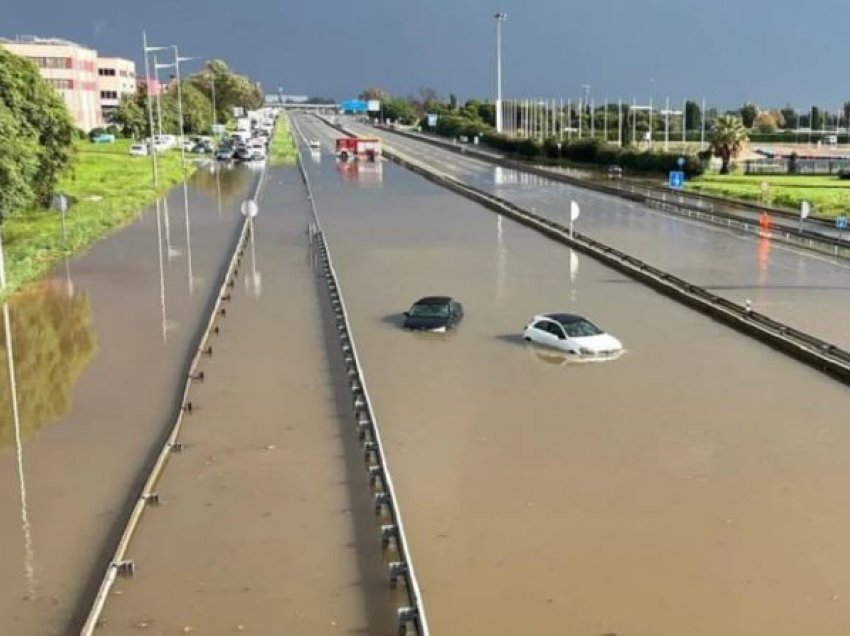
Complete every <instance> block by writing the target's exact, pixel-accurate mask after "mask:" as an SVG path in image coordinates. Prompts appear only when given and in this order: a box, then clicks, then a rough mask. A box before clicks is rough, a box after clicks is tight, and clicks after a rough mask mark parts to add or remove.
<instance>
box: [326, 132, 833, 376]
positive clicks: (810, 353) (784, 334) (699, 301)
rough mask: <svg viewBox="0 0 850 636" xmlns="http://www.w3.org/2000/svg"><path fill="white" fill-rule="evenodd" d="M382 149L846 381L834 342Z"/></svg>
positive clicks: (441, 182)
mask: <svg viewBox="0 0 850 636" xmlns="http://www.w3.org/2000/svg"><path fill="white" fill-rule="evenodd" d="M322 121H324V123H325V124H327V125H329V126H331V127H332V128H335V129H337V130H339V131H340V132H343V133H344V134H346V135H354V136H357V133H355V132H353V131H351V130H348V129H346V128H345V127H343V126H339V125H335V124H331V123H329V122H328V121H326V120H322ZM384 153H385V154H386V155H387V156H388V157H389V158H390V159H392V160H393V161H395V162H396V163H398V164H400V165H402V166H404V167H406V168H408V169H410V170H412V171H413V172H416V173H417V174H420V175H422V176H423V177H425V178H427V179H428V180H430V181H433V182H434V183H437V184H439V185H441V186H443V187H445V188H448V189H450V190H452V191H454V192H456V193H458V194H461V195H463V196H465V197H467V198H468V199H471V200H473V201H476V202H477V203H480V204H482V205H483V206H485V207H487V208H489V209H491V210H493V211H495V212H497V213H499V214H503V215H505V216H507V217H509V218H511V219H513V220H515V221H517V222H519V223H522V224H523V225H525V226H527V227H530V228H532V229H534V230H536V231H538V232H540V233H541V234H544V235H546V236H548V237H549V238H551V239H553V240H556V241H558V242H560V243H563V244H565V245H569V246H570V247H573V248H575V249H577V250H580V251H582V252H583V253H585V254H588V255H589V256H592V257H593V258H595V259H596V260H598V261H600V262H601V263H603V264H604V265H607V266H609V267H612V268H614V269H616V270H617V271H620V272H622V273H624V274H626V275H628V276H630V277H632V278H634V279H636V280H638V281H640V282H642V283H644V284H646V285H648V286H650V287H652V288H653V289H655V290H656V291H658V292H660V293H663V294H665V295H666V296H668V297H670V298H672V299H674V300H676V301H678V302H681V303H683V304H685V305H687V306H689V307H692V308H694V309H697V310H699V311H701V312H703V313H705V314H707V315H709V316H711V317H712V318H714V319H716V320H718V321H720V322H723V323H725V324H726V325H728V326H730V327H732V328H734V329H737V330H738V331H740V332H742V333H745V334H747V335H749V336H752V337H754V338H757V339H758V340H761V341H762V342H764V343H766V344H768V345H770V346H772V347H773V348H775V349H777V350H779V351H781V352H783V353H786V354H788V355H790V356H792V357H794V358H796V359H798V360H800V361H802V362H805V363H806V364H808V365H810V366H812V367H813V368H815V369H818V370H819V371H822V372H824V373H827V374H829V375H831V376H832V377H834V378H837V379H839V380H841V381H842V382H844V383H846V384H850V352H848V351H845V350H844V349H841V348H840V347H838V346H836V345H834V344H832V343H829V342H826V341H824V340H821V339H820V338H817V337H815V336H813V335H811V334H808V333H805V332H803V331H799V330H797V329H794V328H793V327H790V326H788V325H786V324H784V323H781V322H779V321H777V320H773V319H772V318H770V317H769V316H766V315H764V314H760V313H758V312H755V311H752V310H751V308H750V307H748V306H744V305H739V304H737V303H734V302H732V301H730V300H727V299H725V298H722V297H720V296H717V295H715V294H712V293H711V292H709V291H707V290H706V289H704V288H702V287H700V286H698V285H694V284H692V283H689V282H688V281H686V280H684V279H681V278H679V277H677V276H673V275H672V274H669V273H667V272H665V271H663V270H660V269H658V268H656V267H653V266H651V265H649V264H647V263H645V262H644V261H642V260H640V259H638V258H635V257H633V256H630V255H628V254H626V253H624V252H621V251H619V250H617V249H614V248H613V247H610V246H608V245H605V244H604V243H601V242H599V241H596V240H594V239H591V238H590V237H587V236H584V235H583V234H581V233H579V232H571V231H570V230H569V228H568V227H566V226H564V225H562V224H560V223H556V222H554V221H551V220H550V219H547V218H545V217H542V216H540V215H538V214H535V213H533V212H530V211H528V210H526V209H524V208H522V207H520V206H518V205H515V204H513V203H511V202H509V201H506V200H504V199H502V198H500V197H497V196H494V195H491V194H489V193H486V192H484V191H482V190H479V189H478V188H475V187H472V186H470V185H467V184H465V183H462V182H461V181H459V180H457V179H455V178H454V177H451V176H449V175H447V174H444V173H440V172H438V171H436V170H435V169H433V168H431V167H429V166H426V165H424V164H422V163H420V162H418V161H415V160H413V159H410V158H409V157H406V156H405V155H403V154H401V153H398V152H397V151H394V150H389V149H385V150H384Z"/></svg>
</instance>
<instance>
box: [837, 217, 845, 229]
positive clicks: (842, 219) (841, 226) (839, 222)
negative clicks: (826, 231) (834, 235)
mask: <svg viewBox="0 0 850 636" xmlns="http://www.w3.org/2000/svg"><path fill="white" fill-rule="evenodd" d="M835 227H836V228H837V229H839V230H846V229H847V215H846V214H839V215H838V216H837V217H836V218H835Z"/></svg>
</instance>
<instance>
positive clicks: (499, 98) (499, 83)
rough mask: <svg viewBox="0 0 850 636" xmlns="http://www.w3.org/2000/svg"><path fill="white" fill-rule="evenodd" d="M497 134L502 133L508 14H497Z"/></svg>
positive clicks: (495, 16)
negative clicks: (504, 35) (504, 25)
mask: <svg viewBox="0 0 850 636" xmlns="http://www.w3.org/2000/svg"><path fill="white" fill-rule="evenodd" d="M493 17H494V18H495V19H496V132H497V133H501V132H502V23H503V22H504V21H505V20H506V19H507V18H508V14H507V13H502V12H499V13H496V14H495V15H494V16H493Z"/></svg>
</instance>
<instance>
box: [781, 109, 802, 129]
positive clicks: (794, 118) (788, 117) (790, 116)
mask: <svg viewBox="0 0 850 636" xmlns="http://www.w3.org/2000/svg"><path fill="white" fill-rule="evenodd" d="M779 112H780V113H782V121H784V122H785V126H789V127H790V126H795V127H798V120H799V115H797V111H796V110H794V107H793V106H791V104H786V106H785V108H782V109H780V110H779Z"/></svg>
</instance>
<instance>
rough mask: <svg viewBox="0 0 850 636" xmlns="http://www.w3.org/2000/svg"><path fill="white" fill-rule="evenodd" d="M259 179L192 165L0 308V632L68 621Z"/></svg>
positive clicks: (66, 627)
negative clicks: (188, 173) (241, 209)
mask: <svg viewBox="0 0 850 636" xmlns="http://www.w3.org/2000/svg"><path fill="white" fill-rule="evenodd" d="M255 178H256V177H255V175H253V174H252V173H251V172H249V171H246V170H227V169H223V170H222V171H221V172H211V171H210V167H208V166H207V167H204V168H202V169H200V170H199V172H198V173H196V174H195V176H194V177H193V178H192V179H191V181H190V183H189V184H188V185H187V187H186V188H185V190H184V188H183V187H182V186H178V187H177V188H175V189H174V190H172V191H171V193H170V194H169V196H168V198H167V200H166V201H163V202H162V203H161V204H160V205H158V206H152V207H151V209H149V210H146V211H145V212H144V214H142V215H141V216H139V217H138V219H136V220H135V221H133V222H131V223H130V224H129V225H128V226H127V227H125V228H123V229H122V230H120V231H119V232H117V233H115V234H114V235H112V236H110V237H108V238H106V239H104V240H103V241H101V242H99V243H98V244H97V245H95V246H94V247H93V248H92V249H91V250H90V251H89V252H88V253H86V254H84V255H82V256H80V257H78V258H74V259H71V260H69V261H68V262H66V263H63V264H61V265H60V266H59V267H58V268H57V270H56V272H55V273H54V274H53V276H52V277H50V278H49V279H48V280H47V281H45V282H44V283H41V284H38V285H35V286H33V287H32V288H30V289H28V290H26V291H25V292H24V293H22V294H20V295H18V296H16V297H15V298H14V299H12V301H11V302H10V303H9V307H8V309H9V324H10V326H11V333H10V339H11V343H12V350H13V353H14V356H13V361H14V372H15V373H14V376H15V377H14V380H15V384H16V388H17V395H16V396H15V397H16V398H17V405H18V412H19V417H18V419H17V421H15V418H13V416H12V398H13V395H12V392H11V388H10V386H11V385H10V377H9V376H10V368H9V365H8V364H7V348H6V339H5V337H4V338H0V476H2V478H0V508H2V510H3V514H2V515H0V537H2V549H0V572H2V573H3V576H2V577H0V634H4V635H5V634H9V635H15V636H30V635H32V636H36V635H37V636H43V635H45V634H63V635H64V634H72V633H74V632H75V627H76V628H78V627H79V620H80V617H81V615H82V613H83V612H84V611H85V609H87V608H84V605H85V601H86V600H87V599H88V600H90V598H88V597H89V595H90V594H91V591H92V586H93V585H95V584H96V583H99V578H100V576H102V573H103V569H104V568H105V565H106V563H107V561H106V560H105V559H108V556H109V555H111V552H112V550H114V540H115V536H114V532H115V531H116V529H117V528H118V526H119V525H121V524H123V520H124V514H125V508H124V506H125V503H126V501H127V497H128V496H129V495H130V493H131V491H132V488H133V486H134V484H135V483H136V479H137V478H138V476H139V474H140V471H141V469H142V467H143V466H144V465H145V463H146V462H147V461H148V458H149V455H148V454H149V452H150V451H151V449H152V448H153V446H154V444H155V442H156V441H157V439H158V438H159V436H160V434H161V433H162V431H163V429H164V426H165V424H166V423H167V421H168V419H169V415H170V412H171V409H172V406H173V400H174V399H175V392H176V385H177V381H178V380H179V379H180V375H181V369H182V366H183V363H184V360H185V358H186V355H187V353H188V351H189V349H190V344H191V341H192V339H193V336H194V334H195V331H196V329H197V324H198V320H199V316H200V315H201V313H202V311H203V309H204V307H205V306H206V304H207V302H208V300H209V295H210V289H211V285H212V284H213V283H214V282H215V280H216V278H217V276H218V272H219V270H220V268H221V263H222V260H223V259H224V257H225V253H226V251H227V248H228V247H229V245H230V244H231V242H232V240H233V235H234V231H235V228H236V226H237V217H238V212H237V211H236V209H237V206H238V202H239V201H240V200H241V199H242V198H243V197H244V195H245V193H246V192H247V191H248V188H249V186H251V185H252V183H253V182H254V180H255ZM4 336H5V330H4Z"/></svg>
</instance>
